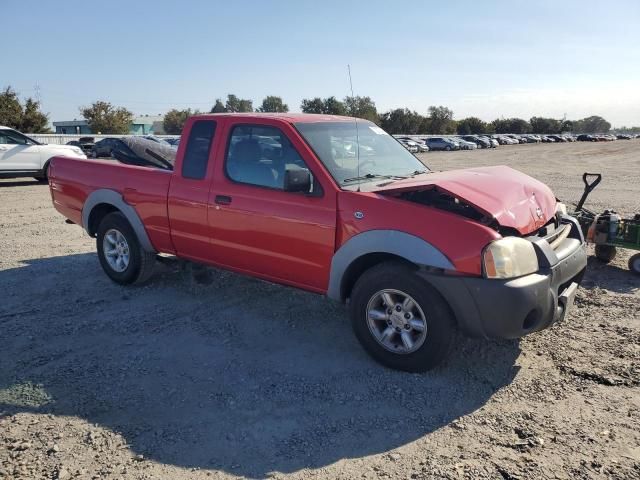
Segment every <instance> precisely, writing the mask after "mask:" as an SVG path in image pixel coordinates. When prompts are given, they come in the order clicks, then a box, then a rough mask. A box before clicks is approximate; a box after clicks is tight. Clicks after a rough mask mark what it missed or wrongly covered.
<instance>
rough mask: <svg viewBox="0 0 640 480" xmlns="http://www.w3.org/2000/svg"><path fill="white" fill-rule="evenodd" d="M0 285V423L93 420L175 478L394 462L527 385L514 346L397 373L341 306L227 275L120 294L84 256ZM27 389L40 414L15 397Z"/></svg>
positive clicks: (482, 347) (499, 345) (469, 350)
mask: <svg viewBox="0 0 640 480" xmlns="http://www.w3.org/2000/svg"><path fill="white" fill-rule="evenodd" d="M0 285H2V289H3V291H4V292H5V293H6V295H5V300H3V302H2V303H0V344H1V345H3V348H2V349H0V365H2V368H1V369H0V415H1V414H5V415H6V414H13V413H17V412H23V411H30V412H36V413H50V414H53V415H68V416H75V417H79V418H82V419H86V421H88V422H90V423H91V424H98V425H100V426H103V427H105V428H108V429H111V430H113V431H117V432H120V433H121V434H122V435H123V436H124V438H125V439H126V441H127V443H128V444H129V445H130V448H131V450H132V452H133V453H134V454H143V455H144V456H145V457H146V458H149V459H152V460H155V461H158V462H162V463H165V464H173V465H177V466H181V467H198V468H205V469H217V470H223V471H226V472H229V473H232V474H235V475H245V476H250V477H264V476H265V475H266V474H267V473H268V472H272V471H277V472H294V471H298V470H300V469H303V468H317V467H323V466H327V465H330V464H332V463H335V462H336V461H339V460H341V459H345V458H356V457H362V456H366V455H372V454H379V453H383V452H387V451H389V450H392V449H394V448H397V447H400V446H402V445H404V444H407V443H409V442H412V441H415V440H417V439H419V438H421V437H423V436H425V435H427V434H429V433H430V432H433V431H435V430H437V429H439V428H441V427H443V426H445V425H447V424H449V423H450V422H451V421H452V420H454V419H456V418H458V417H460V416H463V415H466V414H469V413H471V412H473V411H475V410H476V409H478V408H480V407H482V406H483V405H484V404H485V403H486V402H487V400H489V399H490V398H491V396H492V395H493V394H494V393H495V392H496V391H497V390H499V389H500V388H502V387H504V386H506V385H509V384H510V383H511V382H512V380H513V379H514V376H515V375H516V374H517V372H518V367H516V366H515V365H514V362H515V360H516V358H517V357H518V355H519V353H520V348H519V344H518V342H515V341H513V342H488V341H482V340H461V341H460V342H459V343H457V345H456V348H455V351H454V352H452V357H451V359H450V360H449V361H448V362H447V363H446V364H445V365H444V366H443V367H441V368H439V369H437V370H435V371H432V372H429V373H426V374H421V375H416V374H406V373H401V372H395V371H391V370H387V369H385V368H383V367H381V366H379V365H377V364H375V363H374V362H373V361H372V360H370V359H369V357H368V356H367V355H366V354H365V353H364V352H363V350H362V349H361V348H360V346H359V344H358V343H357V341H356V340H355V338H354V336H353V334H352V332H351V328H350V325H349V321H348V318H347V315H346V312H345V310H344V308H343V307H342V306H339V305H335V304H333V303H332V302H330V301H328V300H326V299H324V298H323V297H320V296H317V295H313V294H308V293H304V292H299V291H296V290H292V289H288V288H285V287H280V286H276V285H272V284H268V283H264V282H260V281H257V280H253V279H247V278H244V277H241V276H238V275H235V274H231V273H227V272H222V271H215V273H214V275H213V276H212V278H211V281H210V284H209V285H205V286H203V285H200V284H197V283H194V282H193V281H192V280H191V278H190V277H189V276H188V275H187V274H186V273H185V272H184V271H182V270H181V269H178V268H168V267H166V266H165V267H163V273H161V274H160V275H158V276H156V278H155V279H154V280H153V282H152V283H151V284H150V285H148V286H145V287H128V288H126V287H120V286H117V285H115V284H113V283H111V282H110V281H108V279H107V278H106V276H105V275H104V274H103V273H102V271H101V270H100V268H99V266H98V262H97V259H96V257H95V254H93V253H90V254H78V255H68V256H63V257H55V258H45V259H37V260H29V261H25V262H23V265H22V266H18V267H15V268H11V269H8V270H3V271H0ZM25 384H29V385H38V384H39V385H42V391H43V398H45V399H46V400H45V401H43V402H41V403H42V404H41V405H40V404H38V403H37V402H35V403H34V401H33V394H30V396H29V398H20V394H19V393H18V394H15V392H20V391H22V390H20V388H17V389H16V388H15V387H16V386H19V385H25ZM7 392H14V394H8V393H7Z"/></svg>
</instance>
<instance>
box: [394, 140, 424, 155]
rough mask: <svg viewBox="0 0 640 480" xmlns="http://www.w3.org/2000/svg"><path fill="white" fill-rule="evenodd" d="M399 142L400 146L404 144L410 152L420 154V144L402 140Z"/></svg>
mask: <svg viewBox="0 0 640 480" xmlns="http://www.w3.org/2000/svg"><path fill="white" fill-rule="evenodd" d="M397 140H398V142H400V144H402V146H403V147H404V148H406V149H407V150H409V151H410V152H411V153H418V151H419V148H418V144H417V143H416V142H414V141H413V140H403V139H400V138H398V139H397Z"/></svg>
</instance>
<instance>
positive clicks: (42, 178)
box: [33, 161, 49, 183]
mask: <svg viewBox="0 0 640 480" xmlns="http://www.w3.org/2000/svg"><path fill="white" fill-rule="evenodd" d="M48 172H49V161H47V163H45V165H44V167H42V171H41V172H40V173H39V174H38V175H37V176H35V177H33V178H35V179H36V180H37V181H39V182H40V183H48V182H49V175H48Z"/></svg>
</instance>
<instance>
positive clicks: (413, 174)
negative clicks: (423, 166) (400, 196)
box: [407, 170, 431, 177]
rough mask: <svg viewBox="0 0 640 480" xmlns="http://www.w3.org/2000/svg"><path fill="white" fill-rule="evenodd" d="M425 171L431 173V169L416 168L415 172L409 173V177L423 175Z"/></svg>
mask: <svg viewBox="0 0 640 480" xmlns="http://www.w3.org/2000/svg"><path fill="white" fill-rule="evenodd" d="M423 173H431V170H416V171H414V172H413V173H410V174H408V175H407V177H415V176H417V175H422V174H423Z"/></svg>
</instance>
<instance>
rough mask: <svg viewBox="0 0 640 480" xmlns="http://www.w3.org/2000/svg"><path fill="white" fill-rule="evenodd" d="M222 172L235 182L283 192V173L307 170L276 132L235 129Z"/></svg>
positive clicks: (248, 127)
mask: <svg viewBox="0 0 640 480" xmlns="http://www.w3.org/2000/svg"><path fill="white" fill-rule="evenodd" d="M225 169H226V172H227V175H228V176H229V178H230V179H231V180H233V181H235V182H239V183H248V184H251V185H258V186H261V187H269V188H277V189H280V190H283V189H284V172H285V171H286V170H296V169H307V166H306V164H305V163H304V161H303V160H302V157H300V154H298V152H297V151H296V149H295V148H294V147H293V145H292V144H291V142H290V141H289V139H288V138H287V136H286V135H285V134H284V133H283V132H282V131H281V130H280V129H278V128H276V127H267V126H258V125H238V126H236V127H234V128H233V130H232V131H231V136H230V137H229V144H228V147H227V155H226V159H225Z"/></svg>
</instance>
